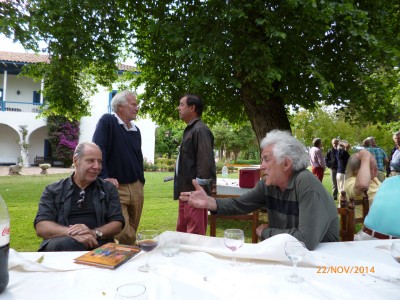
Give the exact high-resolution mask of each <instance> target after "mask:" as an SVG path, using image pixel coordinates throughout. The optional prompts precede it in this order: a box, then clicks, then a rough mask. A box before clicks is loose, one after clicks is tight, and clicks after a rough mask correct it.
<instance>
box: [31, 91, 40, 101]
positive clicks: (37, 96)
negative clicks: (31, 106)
mask: <svg viewBox="0 0 400 300" xmlns="http://www.w3.org/2000/svg"><path fill="white" fill-rule="evenodd" d="M33 103H40V93H39V92H38V91H33Z"/></svg>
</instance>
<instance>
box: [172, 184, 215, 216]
mask: <svg viewBox="0 0 400 300" xmlns="http://www.w3.org/2000/svg"><path fill="white" fill-rule="evenodd" d="M192 184H193V186H194V188H195V190H194V191H192V192H182V193H181V194H180V196H179V200H180V201H186V202H188V203H189V205H190V206H192V207H195V208H207V209H208V210H212V211H214V210H217V203H216V201H215V199H214V198H212V197H209V196H208V195H207V194H206V192H205V191H204V189H203V188H202V187H201V185H199V184H198V183H197V181H196V179H193V180H192Z"/></svg>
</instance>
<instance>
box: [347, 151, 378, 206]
mask: <svg viewBox="0 0 400 300" xmlns="http://www.w3.org/2000/svg"><path fill="white" fill-rule="evenodd" d="M377 175H378V168H377V165H376V160H375V157H374V156H373V155H372V154H371V153H370V152H369V151H367V150H361V151H360V152H357V153H354V154H352V155H351V156H350V158H349V161H348V162H347V167H346V181H345V185H344V187H345V191H346V195H347V199H350V198H354V199H362V197H363V193H364V191H367V194H368V199H369V205H370V206H371V204H372V201H373V200H374V197H375V194H376V191H377V190H378V188H379V185H380V184H381V182H380V181H379V179H378V178H377Z"/></svg>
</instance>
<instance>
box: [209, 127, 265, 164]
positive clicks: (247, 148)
mask: <svg viewBox="0 0 400 300" xmlns="http://www.w3.org/2000/svg"><path fill="white" fill-rule="evenodd" d="M211 129H212V132H213V134H214V139H215V140H214V142H215V148H216V149H218V153H219V157H218V158H219V159H220V160H223V161H225V160H228V159H229V158H230V153H231V152H232V153H233V154H234V160H235V161H236V160H237V159H238V157H239V154H240V153H241V152H243V153H245V155H246V156H247V157H249V156H253V157H256V156H257V157H259V147H258V142H257V139H256V136H255V134H254V132H253V131H252V129H251V125H250V124H249V123H244V124H243V125H236V126H235V125H231V124H229V123H228V121H226V120H222V121H221V122H218V123H217V124H215V125H214V126H212V128H211Z"/></svg>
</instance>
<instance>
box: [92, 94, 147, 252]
mask: <svg viewBox="0 0 400 300" xmlns="http://www.w3.org/2000/svg"><path fill="white" fill-rule="evenodd" d="M111 107H112V110H113V112H114V113H113V114H104V115H103V116H102V117H101V118H100V120H99V122H98V123H97V126H96V130H95V132H94V135H93V142H95V143H96V144H97V145H99V147H100V149H101V151H102V153H103V169H102V171H101V174H100V177H101V178H104V180H106V181H109V182H111V183H113V184H114V185H115V186H116V187H117V188H118V193H119V198H120V201H121V206H122V214H123V215H124V218H125V227H124V228H123V229H122V231H121V233H120V234H119V235H118V236H116V239H117V240H118V241H119V243H121V244H126V245H132V244H134V243H135V240H136V231H137V229H138V227H139V221H140V217H141V215H142V209H143V186H144V182H145V180H144V172H143V154H142V137H141V135H140V130H139V128H138V127H137V126H136V125H135V124H134V123H133V120H136V117H137V114H138V111H139V106H138V103H137V95H136V93H134V92H131V91H127V90H125V91H122V92H120V93H118V94H116V95H115V96H114V98H113V99H112V100H111Z"/></svg>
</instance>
